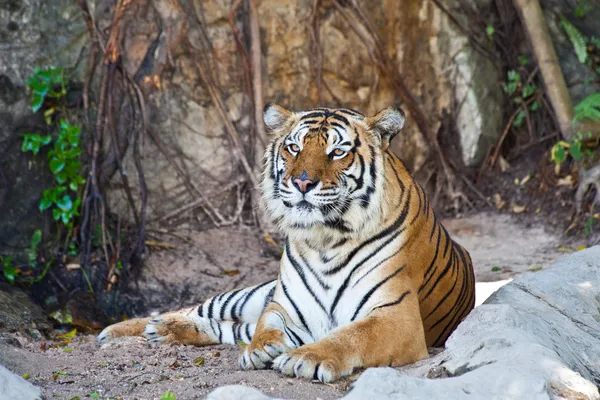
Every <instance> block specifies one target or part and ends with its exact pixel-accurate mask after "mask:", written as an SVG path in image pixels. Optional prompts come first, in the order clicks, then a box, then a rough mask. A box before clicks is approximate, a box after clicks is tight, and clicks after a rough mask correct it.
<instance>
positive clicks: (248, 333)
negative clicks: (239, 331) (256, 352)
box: [245, 323, 252, 343]
mask: <svg viewBox="0 0 600 400" xmlns="http://www.w3.org/2000/svg"><path fill="white" fill-rule="evenodd" d="M245 332H246V339H248V341H247V342H246V343H250V342H251V341H252V335H251V334H250V324H249V323H246V329H245Z"/></svg>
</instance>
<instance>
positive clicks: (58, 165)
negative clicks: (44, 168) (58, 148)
mask: <svg viewBox="0 0 600 400" xmlns="http://www.w3.org/2000/svg"><path fill="white" fill-rule="evenodd" d="M64 167H65V161H64V160H61V159H58V158H53V159H51V160H50V171H52V173H53V174H54V175H56V174H58V173H59V172H60V171H62V169H63V168H64Z"/></svg>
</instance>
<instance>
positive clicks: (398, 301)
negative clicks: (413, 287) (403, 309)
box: [371, 290, 410, 312]
mask: <svg viewBox="0 0 600 400" xmlns="http://www.w3.org/2000/svg"><path fill="white" fill-rule="evenodd" d="M409 294H410V290H407V291H406V292H404V293H402V294H401V295H400V298H399V299H398V300H396V301H392V302H391V303H385V304H383V305H381V306H377V307H375V308H374V309H373V310H372V311H371V312H373V311H375V310H377V309H378V308H384V307H391V306H395V305H396V304H400V303H402V301H403V300H404V298H405V297H406V296H408V295H409Z"/></svg>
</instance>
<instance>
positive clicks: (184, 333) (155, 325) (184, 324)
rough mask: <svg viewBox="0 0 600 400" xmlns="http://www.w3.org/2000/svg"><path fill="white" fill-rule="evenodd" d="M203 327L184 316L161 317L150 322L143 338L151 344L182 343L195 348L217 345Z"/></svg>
mask: <svg viewBox="0 0 600 400" xmlns="http://www.w3.org/2000/svg"><path fill="white" fill-rule="evenodd" d="M201 325H202V324H199V321H195V320H194V319H192V318H191V317H189V316H187V315H183V314H175V315H159V316H158V317H155V318H152V319H151V320H149V321H148V323H147V324H146V327H145V328H144V332H143V333H142V336H143V337H145V338H146V340H148V342H150V343H161V344H166V343H181V344H189V345H193V346H205V345H208V344H214V343H216V341H215V339H214V338H212V337H211V336H209V335H208V334H207V333H206V331H205V329H204V327H203V326H201Z"/></svg>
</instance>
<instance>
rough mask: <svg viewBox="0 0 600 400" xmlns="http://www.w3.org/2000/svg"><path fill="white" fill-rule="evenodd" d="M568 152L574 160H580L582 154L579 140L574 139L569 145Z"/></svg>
mask: <svg viewBox="0 0 600 400" xmlns="http://www.w3.org/2000/svg"><path fill="white" fill-rule="evenodd" d="M569 154H571V157H573V160H575V161H579V160H581V156H582V153H581V142H580V141H579V140H578V141H575V142H574V143H573V144H572V145H571V147H569Z"/></svg>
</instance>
